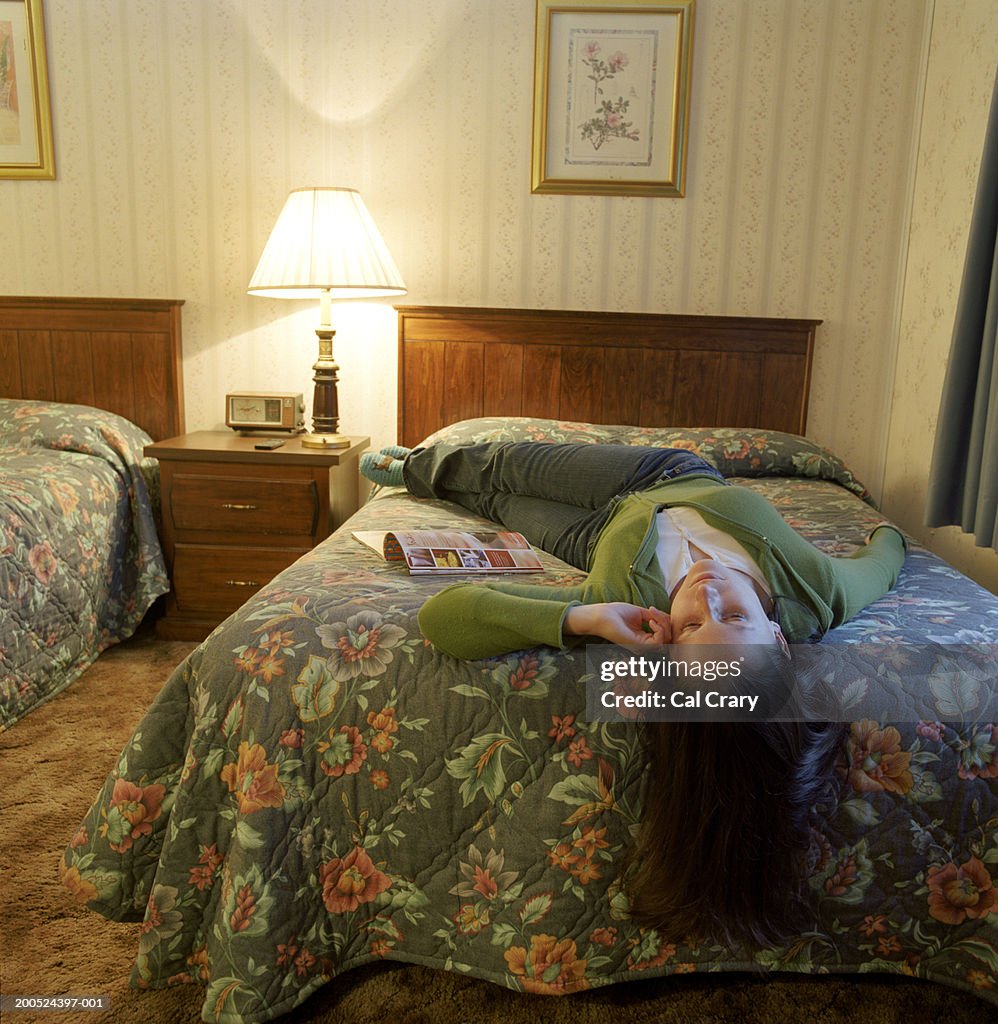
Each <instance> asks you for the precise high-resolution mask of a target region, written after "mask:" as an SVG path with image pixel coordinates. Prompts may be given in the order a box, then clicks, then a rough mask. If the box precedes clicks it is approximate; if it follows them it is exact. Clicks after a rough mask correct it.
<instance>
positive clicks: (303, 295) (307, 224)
mask: <svg viewBox="0 0 998 1024" xmlns="http://www.w3.org/2000/svg"><path fill="white" fill-rule="evenodd" d="M248 291H249V293H250V295H263V296H267V297H269V298H278V299H314V298H317V297H321V296H322V295H323V293H324V292H325V293H327V294H329V295H330V297H332V298H334V299H358V298H373V297H377V296H387V295H402V294H404V293H405V291H406V287H405V282H404V281H403V280H402V275H401V274H400V273H399V271H398V267H396V266H395V261H394V260H393V259H392V257H391V254H390V253H389V252H388V247H387V246H386V245H385V242H384V239H383V238H382V237H381V233H380V232H379V231H378V229H377V226H376V225H375V223H374V221H373V220H372V218H371V215H370V214H369V213H368V212H367V207H366V206H365V205H364V200H363V199H361V198H360V193H359V192H357V191H356V190H355V189H352V188H300V189H295V191H294V192H292V193H291V195H289V196H288V198H287V201H286V202H285V204H284V209H283V210H281V215H280V217H278V218H277V223H276V224H275V225H274V230H273V231H271V233H270V238H268V239H267V244H266V246H265V247H264V250H263V255H262V256H261V257H260V262H259V263H258V264H257V267H256V270H255V271H254V272H253V277H252V278H251V280H250V283H249V289H248Z"/></svg>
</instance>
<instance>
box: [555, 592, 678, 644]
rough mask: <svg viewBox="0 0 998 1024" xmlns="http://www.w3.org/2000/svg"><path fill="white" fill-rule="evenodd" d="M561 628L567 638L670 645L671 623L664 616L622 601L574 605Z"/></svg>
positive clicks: (653, 609) (661, 613) (650, 609)
mask: <svg viewBox="0 0 998 1024" xmlns="http://www.w3.org/2000/svg"><path fill="white" fill-rule="evenodd" d="M562 628H563V631H564V632H565V633H566V634H568V635H570V636H598V637H601V638H602V639H604V640H609V641H610V643H613V644H623V645H626V644H668V643H671V642H672V620H671V619H670V618H669V616H668V614H667V613H666V612H660V611H659V610H658V609H657V608H642V607H641V606H640V605H637V604H627V603H626V602H624V601H612V602H608V603H604V604H579V605H575V606H573V607H572V608H569V610H568V614H567V615H566V616H565V622H564V625H563V627H562Z"/></svg>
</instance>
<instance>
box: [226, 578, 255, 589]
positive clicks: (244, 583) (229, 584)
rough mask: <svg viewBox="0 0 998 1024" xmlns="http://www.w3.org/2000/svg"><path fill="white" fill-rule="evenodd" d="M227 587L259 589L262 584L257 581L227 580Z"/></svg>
mask: <svg viewBox="0 0 998 1024" xmlns="http://www.w3.org/2000/svg"><path fill="white" fill-rule="evenodd" d="M225 585H226V586H227V587H259V586H260V584H259V583H257V581H256V580H226V581H225Z"/></svg>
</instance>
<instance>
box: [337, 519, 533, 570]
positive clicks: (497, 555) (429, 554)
mask: <svg viewBox="0 0 998 1024" xmlns="http://www.w3.org/2000/svg"><path fill="white" fill-rule="evenodd" d="M354 537H355V538H356V539H357V540H359V541H360V542H361V543H362V544H366V545H367V546H368V547H369V548H373V549H374V550H375V551H377V552H378V554H379V555H381V557H382V558H384V559H385V561H388V562H405V563H406V565H407V566H408V567H409V572H411V573H434V574H438V573H439V574H442V575H446V574H448V573H450V574H455V575H456V574H460V573H463V574H468V573H479V572H500V573H505V572H543V571H544V567H543V566H542V565H541V560H540V559H539V558H538V557H537V553H536V552H535V551H534V550H533V548H531V546H530V544H529V542H528V541H527V539H526V537H524V536H523V535H522V534H520V533H513V532H511V531H509V530H498V531H495V532H483V533H466V532H464V531H463V530H392V531H390V532H388V533H385V532H383V531H381V530H357V531H355V532H354Z"/></svg>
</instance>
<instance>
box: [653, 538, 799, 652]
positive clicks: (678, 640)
mask: <svg viewBox="0 0 998 1024" xmlns="http://www.w3.org/2000/svg"><path fill="white" fill-rule="evenodd" d="M669 614H670V616H671V619H672V642H673V643H674V644H772V643H777V642H778V638H779V637H780V636H781V634H780V627H779V626H778V625H777V624H776V623H775V622H773V621H771V620H770V619H769V617H768V616H767V615H766V611H765V609H764V608H763V606H762V600H761V598H760V596H759V592H758V591H757V590H756V586H755V583H754V582H753V581H752V578H751V577H750V576H747V575H746V574H745V573H742V572H739V571H738V570H737V569H729V568H728V567H727V566H725V565H722V564H721V563H720V562H716V561H714V560H713V559H709V558H705V559H702V560H701V561H699V562H694V563H693V567H692V568H691V569H690V571H689V572H688V573H687V574H686V576H685V578H684V579H683V580H682V582H681V583H680V584H679V586H678V587H677V588H676V590H675V591H673V595H672V608H671V609H670V612H669Z"/></svg>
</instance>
